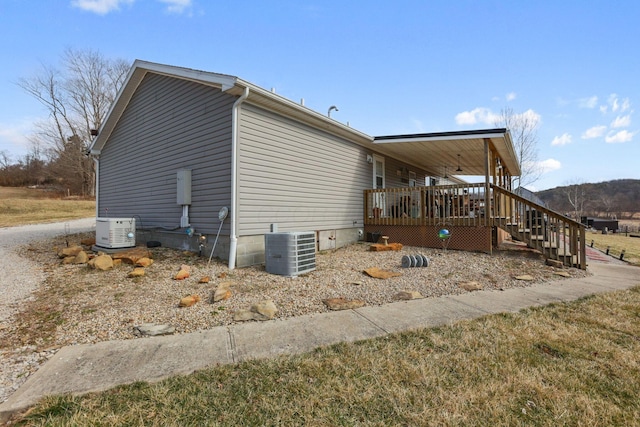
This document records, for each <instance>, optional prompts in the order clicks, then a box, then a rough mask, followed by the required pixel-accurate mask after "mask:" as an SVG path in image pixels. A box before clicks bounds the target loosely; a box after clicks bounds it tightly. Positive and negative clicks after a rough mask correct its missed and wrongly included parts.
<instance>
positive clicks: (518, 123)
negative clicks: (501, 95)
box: [494, 108, 542, 188]
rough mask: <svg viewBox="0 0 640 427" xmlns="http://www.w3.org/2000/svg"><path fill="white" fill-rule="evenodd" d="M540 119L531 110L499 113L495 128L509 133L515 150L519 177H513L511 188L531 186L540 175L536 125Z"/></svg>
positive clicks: (510, 110)
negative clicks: (519, 112)
mask: <svg viewBox="0 0 640 427" xmlns="http://www.w3.org/2000/svg"><path fill="white" fill-rule="evenodd" d="M539 124H540V117H539V116H538V115H537V114H536V113H534V112H533V111H532V110H528V111H525V112H524V113H521V114H516V113H515V112H514V111H513V109H512V108H504V109H502V110H501V111H500V116H499V118H498V119H497V120H496V121H495V122H494V125H495V126H498V127H505V128H507V129H508V130H509V132H510V133H511V139H512V140H513V145H514V148H515V150H516V156H517V158H518V164H519V166H520V171H521V173H520V176H516V177H513V182H512V184H513V187H514V188H518V187H524V186H527V185H530V184H533V183H534V182H536V181H537V180H538V179H540V175H542V169H541V168H540V165H539V163H538V125H539Z"/></svg>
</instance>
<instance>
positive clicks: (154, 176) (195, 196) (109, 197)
mask: <svg viewBox="0 0 640 427" xmlns="http://www.w3.org/2000/svg"><path fill="white" fill-rule="evenodd" d="M235 99H236V98H235V97H232V96H230V95H227V94H224V93H222V92H221V91H220V90H218V89H215V88H211V87H207V86H204V85H201V84H197V83H193V82H189V81H185V80H180V79H175V78H170V77H165V76H160V75H156V74H149V75H147V76H146V77H145V78H144V79H143V81H142V82H141V84H140V86H139V87H138V89H137V91H136V93H135V94H134V96H133V97H132V99H131V101H130V102H129V105H128V106H127V108H126V109H125V111H124V113H123V115H122V117H121V118H120V120H119V121H118V125H117V126H116V128H115V129H114V132H113V133H112V135H111V136H110V138H109V140H108V141H107V143H106V144H105V146H104V148H103V150H102V153H101V155H100V174H99V183H98V185H99V194H98V196H99V199H98V209H99V216H105V214H106V213H107V209H108V216H110V217H130V216H134V215H139V217H140V219H141V221H142V226H144V227H145V228H147V227H162V228H167V229H173V228H177V227H179V225H180V217H181V216H182V207H181V206H180V205H178V204H177V203H176V195H177V171H178V170H179V169H191V170H192V187H191V191H192V203H191V206H190V210H189V217H190V222H191V224H192V225H193V226H194V227H195V228H196V231H199V232H203V233H213V232H217V230H218V226H219V221H218V219H217V212H218V210H219V209H220V208H221V207H223V206H229V204H230V202H231V190H230V175H231V112H232V111H231V110H232V105H233V102H234V101H235ZM223 230H224V229H223ZM227 234H228V231H227Z"/></svg>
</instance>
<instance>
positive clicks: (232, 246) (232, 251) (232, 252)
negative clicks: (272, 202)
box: [229, 87, 249, 270]
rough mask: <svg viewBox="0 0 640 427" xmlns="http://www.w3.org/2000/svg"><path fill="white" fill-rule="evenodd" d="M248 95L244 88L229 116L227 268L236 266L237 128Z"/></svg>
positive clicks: (247, 90)
mask: <svg viewBox="0 0 640 427" xmlns="http://www.w3.org/2000/svg"><path fill="white" fill-rule="evenodd" d="M248 96H249V88H248V87H245V88H244V93H243V94H242V96H240V98H238V99H237V100H236V102H234V103H233V109H232V118H231V126H232V128H231V212H230V213H231V221H230V231H229V270H233V269H234V268H236V251H237V249H238V236H236V232H237V231H236V230H237V227H236V224H237V221H238V176H237V175H238V128H239V120H238V115H239V110H240V104H242V103H243V102H244V100H245V99H247V97H248Z"/></svg>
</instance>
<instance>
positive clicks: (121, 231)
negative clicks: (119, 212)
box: [96, 218, 136, 249]
mask: <svg viewBox="0 0 640 427" xmlns="http://www.w3.org/2000/svg"><path fill="white" fill-rule="evenodd" d="M135 245H136V219H135V218H96V246H100V247H102V248H107V249H118V248H132V247H134V246H135Z"/></svg>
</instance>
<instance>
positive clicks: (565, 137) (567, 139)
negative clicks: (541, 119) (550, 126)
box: [551, 133, 573, 145]
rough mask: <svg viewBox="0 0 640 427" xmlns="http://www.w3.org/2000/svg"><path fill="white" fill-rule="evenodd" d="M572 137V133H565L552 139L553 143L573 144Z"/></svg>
mask: <svg viewBox="0 0 640 427" xmlns="http://www.w3.org/2000/svg"><path fill="white" fill-rule="evenodd" d="M572 139H573V138H572V137H571V135H569V134H568V133H563V134H562V135H560V136H556V137H555V138H553V141H551V145H566V144H571V140H572Z"/></svg>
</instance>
